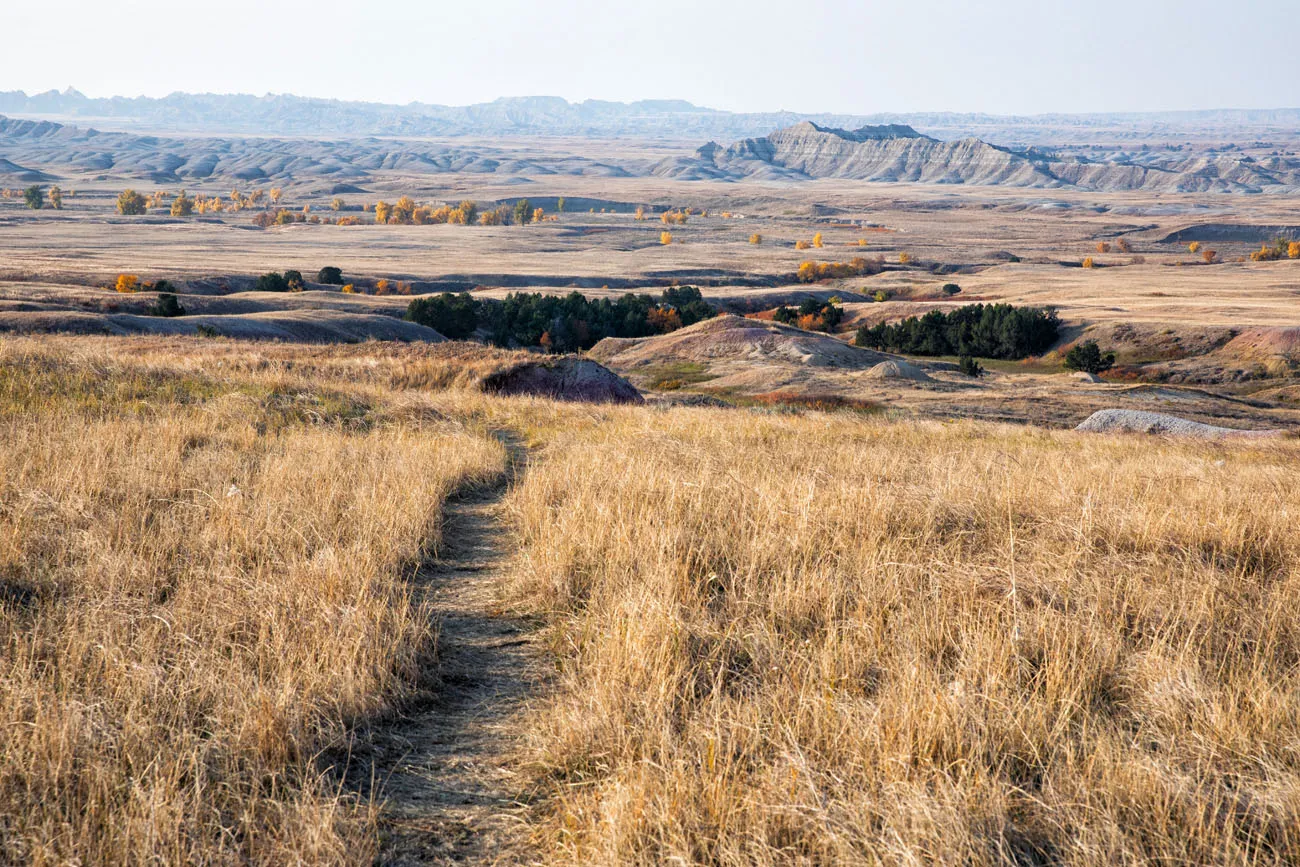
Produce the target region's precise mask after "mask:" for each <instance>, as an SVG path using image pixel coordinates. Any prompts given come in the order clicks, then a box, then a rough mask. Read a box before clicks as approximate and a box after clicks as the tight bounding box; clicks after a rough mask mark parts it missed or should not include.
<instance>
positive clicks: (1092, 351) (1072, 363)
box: [1065, 340, 1115, 374]
mask: <svg viewBox="0 0 1300 867" xmlns="http://www.w3.org/2000/svg"><path fill="white" fill-rule="evenodd" d="M1114 366H1115V353H1113V352H1102V351H1101V347H1099V346H1098V345H1097V341H1095V340H1085V341H1084V342H1083V343H1077V344H1075V345H1074V346H1073V347H1071V348H1070V351H1069V352H1067V353H1066V354H1065V369H1066V370H1081V371H1083V372H1084V373H1092V374H1097V373H1101V372H1102V371H1105V370H1110V369H1111V368H1112V367H1114Z"/></svg>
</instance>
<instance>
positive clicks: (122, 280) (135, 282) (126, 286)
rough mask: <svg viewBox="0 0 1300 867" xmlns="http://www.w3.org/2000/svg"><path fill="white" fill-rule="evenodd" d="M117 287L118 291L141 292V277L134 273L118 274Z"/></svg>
mask: <svg viewBox="0 0 1300 867" xmlns="http://www.w3.org/2000/svg"><path fill="white" fill-rule="evenodd" d="M116 289H117V291H118V292H139V291H140V278H139V277H137V276H135V275H134V274H118V275H117V286H116Z"/></svg>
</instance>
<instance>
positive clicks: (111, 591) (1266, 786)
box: [0, 338, 1300, 865]
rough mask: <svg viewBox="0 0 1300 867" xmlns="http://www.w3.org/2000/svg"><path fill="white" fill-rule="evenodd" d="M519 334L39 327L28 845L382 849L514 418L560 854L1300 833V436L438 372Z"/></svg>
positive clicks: (89, 854) (291, 856)
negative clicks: (1024, 420)
mask: <svg viewBox="0 0 1300 867" xmlns="http://www.w3.org/2000/svg"><path fill="white" fill-rule="evenodd" d="M505 355H506V354H500V353H492V352H487V351H485V352H484V353H483V354H480V355H475V354H473V353H470V354H468V355H458V354H457V351H456V350H455V349H454V348H446V349H437V350H436V351H429V350H424V349H413V348H408V347H393V346H387V345H382V344H375V345H364V346H355V347H330V348H326V347H289V346H271V345H253V344H239V343H234V342H227V341H196V340H161V339H141V340H119V341H113V340H105V339H99V338H78V339H63V338H47V339H32V340H7V341H2V342H0V436H3V442H4V443H5V448H4V449H3V450H0V594H2V595H0V648H2V650H0V663H2V665H0V735H3V737H0V863H10V862H14V863H35V864H62V863H67V862H71V861H74V860H79V861H80V862H81V863H83V864H91V863H109V864H113V863H119V864H126V863H141V862H145V861H153V862H158V863H185V862H196V863H252V864H282V863H311V864H316V863H326V864H328V863H368V862H369V861H370V860H371V859H372V858H373V857H374V855H375V853H376V851H377V833H376V820H377V813H378V808H377V807H376V806H375V805H372V804H369V803H366V802H363V801H361V800H359V799H358V798H356V797H355V796H353V795H350V794H348V793H347V792H345V791H341V790H340V788H339V787H338V784H337V783H336V782H332V781H333V780H334V777H333V776H332V775H331V774H329V773H327V771H326V768H325V765H326V764H327V763H326V762H324V761H322V760H320V759H319V758H318V757H319V756H320V754H321V753H322V751H327V750H330V749H332V748H335V747H337V746H338V745H340V744H346V743H347V741H348V736H349V731H350V729H351V727H352V726H353V725H354V724H356V723H359V722H362V721H365V720H368V719H374V718H376V717H382V716H383V715H384V714H386V713H389V712H391V709H392V708H393V707H394V706H395V705H397V704H398V703H400V702H401V701H402V699H403V698H404V697H405V696H406V695H407V694H408V693H409V691H410V690H411V688H412V687H413V686H414V685H415V684H416V682H417V680H418V678H419V677H420V676H421V671H422V669H424V668H425V667H426V666H427V663H428V662H429V659H428V654H429V651H430V650H431V646H432V637H433V636H432V635H431V634H430V633H431V630H432V627H431V626H430V623H429V618H428V616H427V614H428V612H427V611H425V610H423V609H422V608H421V606H420V604H419V603H418V602H416V601H415V599H414V598H413V597H412V594H411V592H410V589H409V587H408V583H407V581H406V580H405V579H406V578H407V577H409V575H410V573H411V571H412V570H413V569H414V568H415V566H416V564H418V563H419V562H420V561H421V560H423V559H425V558H427V557H428V556H429V555H430V553H431V549H432V547H433V546H435V545H436V544H437V541H438V528H439V522H438V518H439V512H440V507H441V505H442V503H443V501H444V498H445V497H446V496H447V495H448V493H449V492H450V491H452V490H453V489H455V488H457V487H459V486H463V485H469V484H476V483H481V482H484V481H487V480H489V479H492V478H496V477H497V476H498V475H499V474H500V473H501V472H502V470H503V467H504V463H505V461H506V455H505V452H504V449H503V447H502V446H501V444H500V443H499V442H498V441H497V440H496V439H494V438H492V437H490V436H488V435H487V434H486V432H487V431H490V430H493V429H498V428H506V429H509V430H511V431H513V433H514V435H515V437H516V438H517V440H518V441H519V442H522V443H525V444H527V445H529V446H530V447H531V448H532V451H533V455H532V458H531V460H530V462H529V465H528V468H527V470H526V472H525V473H524V474H523V476H522V479H521V480H520V481H519V483H518V484H517V486H516V488H515V489H514V491H513V492H512V493H511V494H510V495H509V496H508V498H507V506H508V509H507V512H508V515H509V517H510V518H511V520H512V521H513V523H514V526H515V528H516V530H517V532H518V533H519V539H518V543H519V544H518V547H519V552H520V553H519V560H518V563H517V569H516V571H515V584H514V587H513V588H512V591H513V593H514V594H515V597H516V599H517V602H518V604H519V605H520V606H521V607H525V608H529V609H532V610H534V611H536V612H538V613H540V614H541V615H543V616H544V617H545V619H546V622H547V623H548V624H549V626H548V634H549V636H550V639H551V641H550V644H549V651H550V653H552V654H553V656H554V662H555V666H556V670H557V672H558V673H557V677H556V681H555V683H554V684H553V690H552V691H549V692H548V693H547V694H545V695H543V696H540V697H539V700H538V702H537V710H536V711H535V713H534V715H533V716H532V718H531V719H530V720H528V721H527V725H528V729H527V732H528V735H527V736H528V737H529V739H530V740H529V747H528V753H527V755H526V756H525V759H526V760H527V764H528V767H530V768H531V769H532V770H533V772H534V773H535V774H536V779H537V781H538V782H539V783H540V791H541V792H542V793H544V794H545V795H547V796H549V797H547V798H546V799H544V800H543V802H542V805H541V807H540V808H539V811H538V813H537V823H536V826H535V827H534V828H533V831H534V839H535V840H537V841H538V842H539V844H540V846H541V855H542V856H543V857H545V858H548V859H549V860H551V861H554V862H566V863H567V862H574V861H576V862H583V863H593V864H609V863H636V864H659V863H667V862H672V861H674V860H678V859H679V860H680V861H681V862H683V863H692V864H693V863H712V864H726V865H733V864H734V865H740V864H754V863H758V864H762V863H791V862H795V863H800V862H802V863H846V862H847V863H881V862H888V863H921V862H941V863H999V862H1001V863H1006V862H1019V863H1042V862H1060V863H1073V864H1095V863H1111V862H1127V863H1149V862H1152V861H1176V862H1180V863H1223V864H1243V863H1268V862H1273V863H1296V862H1300V832H1297V830H1296V829H1297V828H1300V679H1298V678H1300V675H1298V674H1297V672H1300V620H1297V618H1296V617H1295V610H1296V608H1297V606H1298V605H1300V531H1298V530H1297V529H1296V527H1295V525H1296V520H1295V519H1296V515H1297V513H1300V493H1297V491H1296V488H1295V485H1294V467H1295V466H1296V462H1297V459H1300V444H1298V443H1296V442H1293V441H1278V442H1270V443H1258V444H1237V445H1231V446H1227V445H1214V444H1179V443H1174V442H1170V441H1165V440H1157V439H1152V438H1106V437H1095V436H1094V437H1087V436H1084V435H1080V434H1074V433H1065V432H1046V431H1042V430H1035V429H1030V428H1011V427H1003V426H994V425H979V424H976V423H957V424H951V425H941V424H937V423H928V422H906V421H903V422H900V421H887V420H884V419H882V418H874V417H873V418H870V419H864V418H863V417H862V415H861V414H856V415H848V414H845V415H828V414H822V413H806V414H803V415H790V414H782V413H773V412H763V411H752V412H751V411H742V410H710V409H684V408H681V409H661V408H654V407H640V408H592V407H582V406H575V405H562V404H555V403H551V402H547V401H540V400H527V399H494V398H489V397H485V396H482V395H479V394H474V393H471V392H469V391H467V390H453V391H448V392H439V393H437V394H433V395H430V394H429V393H428V390H429V389H433V388H444V387H448V386H451V387H453V388H454V387H456V386H461V385H470V384H472V383H473V382H474V381H476V378H477V377H478V376H480V375H481V374H482V373H484V372H490V370H491V369H492V368H493V367H494V366H495V365H498V364H502V363H504V362H505V361H507V360H508V359H507V358H506V357H505ZM232 485H233V488H232Z"/></svg>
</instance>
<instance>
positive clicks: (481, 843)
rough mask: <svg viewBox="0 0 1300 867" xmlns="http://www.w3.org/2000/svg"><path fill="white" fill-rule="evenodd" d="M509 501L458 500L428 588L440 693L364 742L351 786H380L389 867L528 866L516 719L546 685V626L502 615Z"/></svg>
mask: <svg viewBox="0 0 1300 867" xmlns="http://www.w3.org/2000/svg"><path fill="white" fill-rule="evenodd" d="M507 490H508V483H503V484H501V485H500V486H499V487H496V488H493V489H490V490H486V491H475V492H470V493H467V494H464V495H461V496H459V497H456V498H454V499H452V500H449V501H448V503H447V506H446V515H445V524H444V528H443V547H442V549H441V551H440V552H439V558H438V560H437V561H436V562H434V563H432V564H430V566H429V567H428V568H427V569H425V570H423V571H422V572H421V574H420V578H419V581H420V591H421V592H422V593H424V594H426V598H427V599H428V600H429V602H430V603H431V604H432V606H433V608H434V616H435V617H436V618H437V620H438V625H439V636H438V653H439V660H438V666H437V685H436V686H435V687H434V689H433V692H432V695H431V696H430V698H429V700H428V701H427V702H425V703H423V704H421V705H420V706H418V707H416V708H414V709H411V710H410V711H408V714H407V715H406V716H405V717H404V718H402V719H399V720H397V721H396V722H395V723H394V724H392V725H390V726H387V727H382V728H376V729H374V730H371V731H369V732H367V733H365V735H363V740H365V741H367V742H368V746H369V752H370V755H369V757H368V760H363V761H362V763H361V764H360V766H358V765H356V764H354V769H353V772H352V773H351V774H350V776H352V777H353V779H356V778H357V777H358V776H359V775H360V774H364V776H365V777H367V778H371V779H373V786H374V788H375V789H376V790H377V792H378V794H379V796H380V798H381V799H382V803H383V809H382V811H381V814H380V816H381V818H380V827H381V831H382V841H381V846H382V851H381V856H380V859H379V863H380V864H385V865H417V864H419V865H425V864H456V865H469V864H517V863H520V862H521V861H523V860H525V855H524V853H523V849H524V845H525V843H526V841H525V829H524V824H523V814H524V811H525V809H526V804H525V800H526V797H527V794H526V793H525V792H523V791H521V786H522V782H521V781H520V779H519V777H518V776H517V775H516V773H515V772H514V771H513V770H512V767H513V756H514V755H515V754H516V753H517V749H518V738H519V736H520V734H521V732H522V727H521V725H520V723H519V720H518V718H517V715H518V714H519V713H520V712H521V711H522V710H523V709H524V704H525V702H526V700H527V699H528V698H529V697H530V696H531V695H532V694H533V692H534V690H535V689H536V687H537V685H538V683H539V682H540V680H541V678H542V676H543V675H542V667H541V666H540V665H539V662H538V650H537V648H538V644H537V641H538V632H537V627H536V624H533V623H530V622H528V621H526V620H521V619H518V618H515V617H513V616H511V615H510V614H509V613H507V612H504V611H503V610H502V609H501V606H500V597H501V591H502V582H503V581H504V578H505V572H504V570H505V567H506V565H507V559H508V555H509V553H510V551H509V547H510V534H509V532H508V531H507V530H506V528H505V527H504V526H503V521H502V519H501V508H502V507H501V500H502V498H503V496H504V495H505V492H506V491H507ZM354 761H355V757H354ZM370 785H371V783H370V782H369V779H367V780H366V781H365V782H363V783H362V784H361V785H359V786H358V788H359V789H361V790H362V792H363V794H365V790H366V789H368V788H369V787H370Z"/></svg>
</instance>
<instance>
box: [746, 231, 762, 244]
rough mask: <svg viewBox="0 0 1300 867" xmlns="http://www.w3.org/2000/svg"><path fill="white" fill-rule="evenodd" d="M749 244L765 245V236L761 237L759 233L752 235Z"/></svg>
mask: <svg viewBox="0 0 1300 867" xmlns="http://www.w3.org/2000/svg"><path fill="white" fill-rule="evenodd" d="M749 243H751V244H761V243H763V236H762V235H760V234H758V233H757V232H755V233H754V234H752V235H750V236H749Z"/></svg>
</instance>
